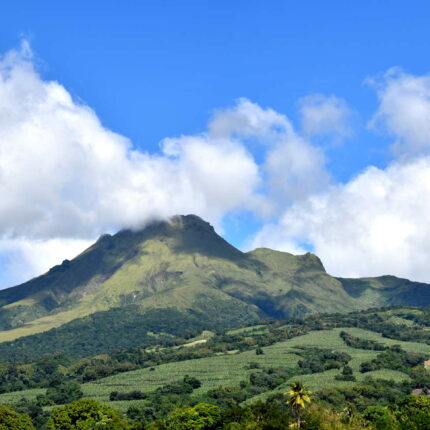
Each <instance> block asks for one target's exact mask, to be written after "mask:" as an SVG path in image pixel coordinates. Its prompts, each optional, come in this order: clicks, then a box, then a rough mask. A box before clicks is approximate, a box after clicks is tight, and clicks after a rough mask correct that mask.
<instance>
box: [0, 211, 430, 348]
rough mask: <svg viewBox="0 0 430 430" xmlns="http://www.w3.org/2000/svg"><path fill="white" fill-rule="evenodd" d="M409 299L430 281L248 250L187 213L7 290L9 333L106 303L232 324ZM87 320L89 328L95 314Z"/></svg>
mask: <svg viewBox="0 0 430 430" xmlns="http://www.w3.org/2000/svg"><path fill="white" fill-rule="evenodd" d="M402 304H406V305H427V304H430V286H429V285H427V284H420V283H415V282H410V281H407V280H402V279H398V278H395V277H380V278H368V279H359V280H352V279H337V278H334V277H332V276H330V275H328V274H327V273H326V271H325V270H324V267H323V265H322V263H321V261H320V260H319V259H318V257H316V256H315V255H313V254H309V253H308V254H305V255H299V256H294V255H292V254H289V253H285V252H278V251H273V250H270V249H256V250H254V251H252V252H249V253H243V252H241V251H239V250H238V249H236V248H234V247H233V246H231V245H230V244H228V243H227V242H226V241H225V240H224V239H222V238H221V237H220V236H219V235H217V234H216V233H215V231H214V229H213V228H212V227H211V226H210V225H209V224H208V223H206V222H205V221H203V220H201V219H200V218H198V217H196V216H194V215H187V216H178V217H174V218H172V219H171V220H170V221H169V222H166V221H163V222H154V223H153V224H151V225H149V226H148V227H146V228H145V229H143V230H141V231H131V230H124V231H121V232H119V233H117V234H115V235H113V236H110V235H104V236H102V237H101V238H100V239H99V240H98V241H97V242H96V243H95V244H94V245H93V246H91V247H90V248H89V249H87V250H86V251H85V252H83V253H82V254H81V255H79V256H78V257H76V258H75V259H73V260H72V261H67V260H66V261H64V262H63V263H62V264H61V265H59V266H55V267H53V268H52V269H51V270H50V271H49V272H48V273H46V274H44V275H42V276H40V277H38V278H35V279H32V280H30V281H28V282H26V283H24V284H21V285H19V286H16V287H12V288H8V289H6V290H3V291H0V330H1V331H0V341H3V342H5V341H12V340H14V339H17V338H19V337H23V336H28V335H33V334H35V333H40V332H44V331H47V330H50V329H52V328H55V327H60V326H63V325H64V324H67V323H69V322H71V321H73V320H76V319H77V318H85V317H88V316H90V315H96V314H99V313H101V315H102V316H101V317H100V318H101V319H102V320H103V318H105V317H104V316H103V315H106V314H105V313H104V312H106V311H110V310H115V309H126V307H127V309H133V314H136V315H137V316H136V318H139V317H138V316H139V315H145V313H148V311H149V310H157V309H158V310H161V311H162V310H169V311H171V310H174V311H175V312H178V313H179V314H181V315H182V316H184V318H185V319H188V320H189V321H193V324H192V326H195V325H196V324H197V323H198V324H199V325H201V326H202V327H208V328H211V327H218V326H220V320H221V321H222V325H223V326H224V327H232V326H235V325H237V324H238V323H244V322H251V321H254V320H257V319H258V318H260V317H277V318H290V317H295V316H302V315H304V314H309V313H318V312H325V313H327V312H348V311H351V310H356V309H365V308H369V307H379V306H387V305H402ZM130 307H131V308H130ZM115 312H116V311H115ZM126 312H127V311H125V310H124V311H123V312H122V313H123V314H124V315H125V313H126ZM119 313H121V311H119ZM97 318H98V319H97V320H100V318H99V317H97ZM83 321H87V323H88V324H91V322H89V321H92V320H91V319H90V320H88V318H87V319H84V320H83ZM145 321H147V318H146V320H145ZM79 324H80V327H81V330H84V326H85V323H84V325H83V326H82V324H81V323H79ZM138 326H139V325H138ZM145 327H146V326H145ZM151 327H152V325H151ZM153 328H154V327H152V329H153ZM142 330H149V328H143V327H142ZM145 333H146V332H144V334H145ZM172 334H173V333H172ZM174 334H175V335H176V334H177V333H174Z"/></svg>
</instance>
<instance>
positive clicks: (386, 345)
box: [0, 309, 430, 410]
mask: <svg viewBox="0 0 430 430" xmlns="http://www.w3.org/2000/svg"><path fill="white" fill-rule="evenodd" d="M416 312H419V311H418V310H416V309H392V310H381V311H373V312H368V313H361V314H360V313H355V314H351V315H346V316H341V315H326V316H322V317H318V318H309V319H305V320H298V321H295V322H292V323H288V324H286V325H284V326H283V325H280V324H279V323H277V324H275V325H273V324H268V323H263V324H258V325H253V326H249V327H242V328H239V329H235V330H229V331H226V332H225V334H224V335H217V336H214V333H211V332H204V333H203V334H202V335H201V336H200V337H198V338H197V339H199V340H200V341H201V340H206V341H207V342H206V343H194V346H190V344H189V342H188V343H186V344H185V345H184V347H183V349H179V350H178V349H177V348H178V347H174V348H164V349H161V350H159V353H160V354H161V355H160V360H161V363H160V364H156V363H155V362H153V360H154V358H153V357H154V356H151V357H152V358H148V359H150V360H152V361H150V362H148V364H147V365H146V366H145V367H144V368H142V369H138V370H134V371H129V372H122V373H117V374H115V375H112V376H109V377H106V378H101V379H98V380H96V381H93V382H89V383H84V384H83V385H82V386H81V389H82V391H83V394H84V396H85V397H88V398H92V399H95V400H98V401H101V402H103V403H107V404H110V405H111V406H114V407H116V408H118V409H122V410H127V409H128V408H129V407H130V406H132V405H144V404H146V403H145V402H147V400H129V401H110V399H109V398H110V394H111V393H112V392H114V391H117V392H123V393H124V392H125V393H126V392H132V391H136V390H137V391H140V392H143V393H149V394H150V393H154V392H155V391H156V390H157V389H161V388H162V387H164V386H166V385H168V384H172V383H174V382H175V381H178V380H180V379H182V378H184V377H185V376H186V375H189V376H191V377H195V378H197V379H198V380H199V381H200V382H201V386H200V387H199V388H197V389H195V390H194V391H193V393H192V397H193V398H194V399H196V400H201V399H204V398H205V397H206V396H207V393H208V392H210V390H216V389H218V388H220V387H239V386H246V384H249V382H247V381H250V380H252V375H253V374H256V373H261V374H263V373H265V372H267V369H269V373H268V374H270V372H271V371H270V369H273V371H274V372H278V370H277V369H286V371H287V373H288V372H290V375H291V376H289V377H287V378H284V380H280V382H279V383H277V384H278V385H277V386H276V387H275V388H273V389H271V388H270V387H268V386H264V385H263V386H262V387H260V389H259V392H258V390H257V391H256V392H255V394H254V395H248V397H247V398H246V399H245V400H244V403H246V404H248V403H252V402H255V401H257V400H262V399H267V398H268V397H269V396H270V395H274V394H276V393H282V392H284V391H285V390H286V389H287V386H288V385H289V384H290V383H291V382H293V381H295V380H297V379H299V380H301V381H303V382H305V383H306V384H307V385H308V386H309V387H310V388H311V389H312V390H313V391H316V392H319V391H321V390H326V389H333V388H342V387H351V386H354V385H357V386H361V385H363V384H368V383H369V382H368V381H370V380H375V381H376V380H379V379H383V380H389V381H393V382H392V384H396V383H397V384H402V383H404V384H406V385H405V386H404V387H405V389H406V391H407V390H408V389H409V390H410V389H411V388H413V387H414V384H417V376H416V375H417V374H420V373H419V371H418V369H419V368H422V369H423V367H422V363H423V360H424V359H428V358H430V341H429V339H428V329H429V328H430V319H429V318H430V311H429V310H428V309H426V310H425V312H421V313H418V314H417V313H416ZM374 318H376V319H379V320H380V321H382V322H381V324H384V327H385V328H386V329H387V330H389V329H390V327H394V326H396V327H399V321H398V319H399V320H404V321H406V322H405V323H403V324H402V325H401V327H403V330H405V333H406V332H407V331H408V330H411V323H413V325H414V327H415V328H414V329H413V330H416V331H417V330H418V331H419V332H420V333H421V335H422V337H421V340H420V341H419V342H409V341H403V340H400V339H399V337H402V335H401V333H400V332H393V334H392V336H393V338H390V337H386V336H382V335H381V334H380V333H378V332H376V331H372V330H369V329H364V328H360V327H356V325H360V324H362V323H361V322H360V321H366V320H372V319H374ZM316 326H318V327H319V329H318V330H315V329H311V328H312V327H316ZM330 326H332V328H323V327H330ZM294 327H296V328H297V327H302V328H303V329H304V330H305V331H306V330H309V331H308V332H307V333H306V334H303V335H296V336H294V335H293V334H291V333H294V332H293V331H291V329H294ZM343 332H346V333H347V334H348V335H350V336H351V337H352V338H353V339H355V340H357V339H358V340H359V341H360V342H363V341H370V343H368V344H367V346H366V348H364V345H363V347H362V348H361V347H357V346H351V345H348V344H347V343H345V341H344V339H343V338H342V336H341V334H342V333H343ZM288 333H289V334H288ZM297 333H298V332H297ZM273 336H277V337H273ZM285 336H292V337H291V338H290V339H286V340H282V337H285ZM270 338H272V339H280V340H278V341H275V342H273V343H272V344H270ZM268 339H269V344H267V345H266V346H263V347H262V353H261V354H257V353H256V349H255V345H263V344H262V343H261V342H264V341H265V340H266V341H267V340H268ZM192 340H193V339H192ZM214 345H218V346H221V348H218V350H217V349H216V348H215V349H214ZM247 345H248V346H247ZM374 345H378V347H379V350H372V349H369V348H371V347H374ZM236 348H239V349H236ZM211 349H212V352H206V351H210V350H211ZM169 351H177V358H176V359H174V361H172V362H166V360H167V361H168V357H169ZM181 351H183V352H184V354H192V353H193V351H194V352H198V351H201V352H204V353H206V354H209V356H206V357H204V358H197V359H182V358H181V355H180V354H181ZM217 351H218V352H217ZM312 351H317V352H318V351H329V352H330V353H335V354H346V356H347V365H348V366H349V367H350V368H351V370H352V374H353V376H354V381H349V380H339V379H338V376H339V375H340V373H341V368H342V366H343V365H340V364H339V365H338V367H335V368H329V369H323V370H321V371H310V370H307V367H306V360H308V361H309V360H312V354H313V352H312ZM384 351H385V352H384ZM387 351H388V353H390V354H411V356H410V357H409V358H408V360H409V359H411V357H414V356H419V357H420V358H419V359H418V360H419V361H418V366H417V365H416V364H410V365H409V364H407V365H405V367H403V368H398V369H396V368H395V365H394V361H393V360H392V359H390V360H388V361H387V362H386V363H385V364H384V363H382V364H380V365H379V368H377V369H375V370H370V371H363V364H365V363H369V362H372V360H373V361H374V360H375V359H378V357H380V356H381V354H382V355H383V354H385V353H387ZM392 351H394V352H392ZM308 352H310V353H311V355H309V354H308ZM153 354H155V356H157V354H158V353H157V352H156V351H154V353H153ZM162 357H164V358H162ZM306 357H308V358H306ZM100 359H102V358H101V357H100ZM163 361H164V362H163ZM303 362H305V364H303ZM411 363H412V362H411ZM319 364H321V363H319ZM327 364H330V360H329V361H327ZM71 368H76V365H73V366H72V367H71ZM423 371H424V369H423ZM416 372H418V373H416ZM425 373H426V374H427V373H428V376H425V378H427V379H429V380H430V372H428V371H427V372H425ZM420 375H421V376H420V378H421V377H422V375H423V374H422V373H421V374H420ZM414 378H415V379H414ZM43 393H44V391H43V389H40V388H36V389H32V390H23V391H19V392H11V393H4V394H1V395H0V403H4V404H14V403H16V402H18V401H19V400H20V399H21V398H27V399H29V400H31V399H35V398H36V397H37V396H38V395H41V394H43Z"/></svg>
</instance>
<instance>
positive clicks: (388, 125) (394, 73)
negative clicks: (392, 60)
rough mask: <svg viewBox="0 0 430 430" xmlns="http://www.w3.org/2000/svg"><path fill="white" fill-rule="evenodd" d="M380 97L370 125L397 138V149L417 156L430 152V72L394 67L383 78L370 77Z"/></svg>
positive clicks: (408, 155)
mask: <svg viewBox="0 0 430 430" xmlns="http://www.w3.org/2000/svg"><path fill="white" fill-rule="evenodd" d="M369 82H371V83H372V84H373V85H374V86H375V87H376V88H377V92H378V97H379V101H380V105H379V109H378V111H377V113H376V114H375V116H374V117H373V119H372V121H371V123H370V125H371V127H374V128H377V127H381V128H383V129H385V130H386V131H387V132H388V133H389V134H390V135H391V136H393V137H394V138H395V144H394V145H393V150H394V153H395V154H396V155H397V156H400V157H411V156H412V157H414V156H417V155H418V156H419V155H421V154H429V153H430V75H424V76H414V75H410V74H407V73H404V72H402V71H401V70H400V69H391V70H389V71H388V72H387V73H386V74H385V75H384V77H383V79H382V80H379V81H378V80H376V81H375V80H369Z"/></svg>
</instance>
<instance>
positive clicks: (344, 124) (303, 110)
mask: <svg viewBox="0 0 430 430" xmlns="http://www.w3.org/2000/svg"><path fill="white" fill-rule="evenodd" d="M299 108H300V114H301V124H302V130H303V132H304V134H305V135H307V136H329V137H331V138H333V139H334V140H335V141H341V140H343V139H345V138H347V137H349V136H351V134H352V125H351V120H352V111H351V109H350V108H349V107H348V105H347V103H346V102H345V101H344V100H343V99H341V98H339V97H336V96H334V95H331V96H324V95H322V94H311V95H309V96H306V97H303V98H302V99H301V100H300V102H299Z"/></svg>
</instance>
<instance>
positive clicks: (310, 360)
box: [0, 308, 430, 430]
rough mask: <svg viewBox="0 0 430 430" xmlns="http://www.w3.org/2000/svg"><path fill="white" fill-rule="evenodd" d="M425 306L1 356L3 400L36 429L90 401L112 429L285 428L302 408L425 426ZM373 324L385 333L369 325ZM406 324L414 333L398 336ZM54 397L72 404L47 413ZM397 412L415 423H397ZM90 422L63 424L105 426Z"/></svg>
mask: <svg viewBox="0 0 430 430" xmlns="http://www.w3.org/2000/svg"><path fill="white" fill-rule="evenodd" d="M429 315H430V309H428V308H420V309H417V308H390V309H374V310H371V311H367V312H366V311H362V312H355V313H351V314H346V315H345V314H327V315H315V316H309V317H307V318H305V319H294V320H290V321H281V320H267V321H264V320H262V321H260V322H259V323H258V324H257V325H255V326H251V327H242V328H238V329H234V330H230V329H222V328H218V329H217V330H216V331H215V332H208V331H205V332H203V333H202V335H200V336H197V337H189V336H192V335H193V334H195V333H196V332H193V330H190V331H189V332H188V335H187V336H188V338H187V339H185V338H183V337H182V338H180V337H175V336H174V335H171V336H170V337H169V338H168V341H166V340H164V339H163V340H160V343H159V345H158V346H147V345H145V344H143V345H142V346H141V347H138V348H130V349H119V350H114V351H111V352H109V353H106V354H102V355H95V356H90V357H86V358H78V359H76V358H74V357H73V356H70V355H66V354H54V355H51V356H44V357H41V358H39V359H37V360H35V361H32V360H31V359H30V360H27V361H25V360H24V361H22V362H16V363H11V362H5V363H4V364H0V390H1V392H3V393H4V394H0V403H4V404H7V405H8V406H10V407H12V408H13V409H14V410H15V411H16V413H17V414H21V415H22V416H26V415H28V416H29V417H30V418H31V420H32V422H33V425H34V426H35V427H36V428H37V429H44V428H46V426H47V425H48V422H49V423H51V424H49V425H50V426H51V427H49V428H59V427H52V426H53V425H54V424H53V423H54V422H58V420H60V419H61V420H63V419H66V420H68V419H71V420H72V421H73V419H75V418H73V419H72V418H70V417H69V418H64V417H65V416H66V415H68V414H69V413H71V412H70V411H74V412H73V414H75V415H76V414H77V412H76V405H78V409H79V408H80V406H79V405H86V406H85V407H87V408H89V410H93V409H94V408H96V409H97V408H98V407H99V406H97V405H98V404H99V403H101V404H102V405H103V404H104V405H107V406H108V409H106V410H105V412H100V414H101V415H97V414H96V415H97V416H106V417H107V419H108V420H112V426H114V425H115V426H117V427H112V428H136V429H143V428H152V429H166V428H167V429H168V428H172V429H173V428H184V429H187V428H213V429H218V428H219V429H222V428H225V429H233V428H255V429H260V428H261V429H269V428H279V429H282V428H288V425H290V424H294V423H296V424H297V418H298V415H297V414H298V412H300V414H299V415H300V420H301V426H302V428H309V429H323V428H326V429H332V428H333V429H336V428H338V429H358V428H375V429H396V430H398V429H403V428H405V429H406V428H416V429H423V430H424V429H426V428H427V427H425V425H427V421H426V418H425V416H426V414H429V413H430V412H429V411H428V407H429V406H428V402H427V401H426V400H425V401H422V400H421V399H419V401H416V400H415V399H416V396H412V397H411V396H410V393H411V392H412V391H413V390H417V389H420V388H425V387H430V372H429V371H428V370H426V369H425V368H424V366H423V363H424V361H425V360H428V359H429V358H430V342H429V339H428V329H429V328H430V318H429ZM373 323H374V324H375V326H376V327H378V329H379V330H380V332H381V333H382V335H381V334H380V333H377V332H376V331H372V330H369V328H370V325H371V324H373ZM410 330H413V333H414V339H415V341H414V342H409V341H406V340H402V339H404V338H405V337H407V333H408V332H409V331H410ZM297 380H298V381H301V382H303V383H305V384H306V385H307V386H308V387H309V388H310V389H311V390H312V391H313V394H312V396H311V397H312V402H311V405H310V406H309V407H306V408H305V410H303V411H301V410H300V409H299V410H297V409H294V408H292V407H291V405H290V406H289V405H288V404H287V398H288V396H287V395H286V394H285V393H286V392H287V391H289V388H288V387H289V386H290V384H292V383H293V382H294V381H297ZM82 397H84V398H89V399H91V401H92V402H90V403H86V400H85V401H84V400H80V399H81V398H82ZM420 397H424V398H425V396H420ZM79 402H81V403H79ZM97 402H98V403H97ZM261 402H263V403H261ZM63 404H66V405H70V404H71V405H74V406H73V407H71V409H70V410H69V409H67V407H66V409H64V408H63V409H61V413H60V412H58V414H59V415H58V417H57V416H56V415H55V417H56V418H55V420H56V421H55V420H54V419H53V418H51V421H49V420H50V418H49V417H50V416H51V417H52V414H53V411H54V410H56V409H55V408H56V407H57V405H63ZM396 405H400V406H396ZM100 407H101V406H100ZM91 408H93V409H91ZM109 408H111V409H112V408H113V410H114V411H118V412H115V416H113V415H112V416H110V415H109V412H106V411H109V410H110V409H109ZM67 411H69V412H67ZM423 411H424V412H423ZM73 414H72V415H73ZM88 414H89V415H90V416H93V415H91V414H93V413H92V412H91V413H90V412H88ZM78 415H79V414H78ZM94 416H95V415H94ZM60 417H62V418H60ZM405 417H407V419H408V420H410V422H414V423H415V424H414V425H415V427H406V424H405V422H406V421H405V420H406V418H405ZM94 419H95V418H94ZM255 420H257V421H255ZM414 420H415V421H414ZM423 420H424V421H423ZM89 423H90V424H88V423H87V424H85V423H83V424H82V427H76V423H75V424H72V427H67V428H97V427H91V426H95V425H100V426H101V425H102V424H98V423H97V422H93V421H91V420H90V421H89ZM114 423H115V424H114ZM179 423H182V424H179ZM187 423H188V424H187ZM190 423H191V424H190ZM378 423H379V424H378ZM381 423H382V424H381ZM387 423H388V424H387ZM422 423H425V424H422ZM55 425H57V424H55ZM73 425H75V427H73ZM86 425H87V426H90V427H85V426H86ZM103 425H104V424H103ZM181 425H183V426H184V427H180V426H181ZM121 426H122V427H121ZM124 426H125V427H124ZM175 426H176V427H175ZM187 426H188V427H187ZM199 426H200V427H199ZM271 426H272V427H271ZM371 426H373V427H371ZM378 426H379V427H378ZM384 426H385V427H384ZM390 426H391V427H390ZM402 426H403V427H402ZM420 426H421V427H420ZM0 428H1V427H0ZM101 428H104V427H101Z"/></svg>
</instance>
